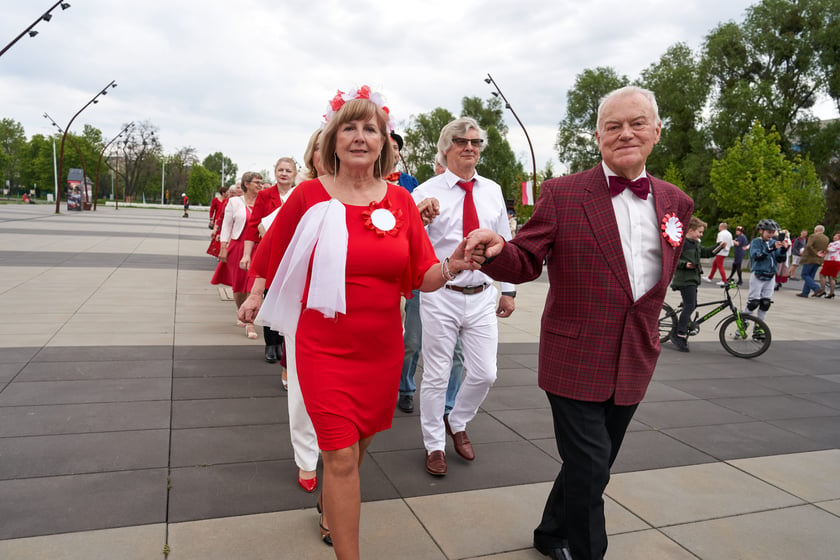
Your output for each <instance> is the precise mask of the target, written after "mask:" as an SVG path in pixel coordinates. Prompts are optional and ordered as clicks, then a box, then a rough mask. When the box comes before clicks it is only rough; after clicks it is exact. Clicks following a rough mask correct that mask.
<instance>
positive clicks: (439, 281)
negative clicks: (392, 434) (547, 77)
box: [240, 86, 473, 560]
mask: <svg viewBox="0 0 840 560" xmlns="http://www.w3.org/2000/svg"><path fill="white" fill-rule="evenodd" d="M330 108H331V110H330V111H328V115H327V117H328V119H329V120H328V123H327V125H326V128H325V129H324V132H323V133H322V135H321V153H322V161H323V163H324V166H325V167H326V171H327V173H326V174H325V175H324V176H322V177H319V178H317V179H312V180H310V181H305V182H303V183H301V184H300V185H299V186H298V188H297V189H296V190H295V192H294V193H292V195H291V197H289V200H288V201H287V202H286V204H284V205H283V206H282V207H281V209H280V214H279V215H278V217H277V220H276V221H275V224H274V226H273V227H272V228H270V229H269V231H268V234H267V235H266V237H265V239H264V240H263V242H262V243H260V246H259V248H258V250H257V253H256V254H255V256H254V262H253V264H252V267H251V273H252V275H253V276H254V277H255V280H254V286H253V288H252V289H251V295H250V296H249V297H248V299H247V300H246V301H245V303H244V304H243V307H242V308H241V310H240V311H241V316H242V318H243V320H251V319H254V318H256V316H257V313H258V312H259V317H260V319H261V320H262V321H263V322H267V323H270V324H272V325H276V326H278V327H279V328H281V329H282V332H283V333H293V334H294V340H295V357H296V365H297V373H298V378H299V381H300V388H301V391H302V394H303V400H304V402H305V403H306V409H307V411H308V412H309V415H310V417H311V418H312V423H313V425H314V426H315V432H316V435H317V438H318V444H319V447H320V448H321V453H322V456H323V460H324V486H323V487H324V489H325V490H324V492H323V493H322V497H321V499H319V506H320V507H322V512H323V514H322V515H323V516H326V517H327V519H328V521H329V527H330V529H329V531H330V536H331V538H332V542H333V544H334V546H335V553H336V557H337V558H339V559H342V560H356V559H358V558H359V516H360V510H361V496H360V487H359V465H360V463H361V460H362V457H363V456H364V453H365V450H366V449H367V447H368V445H369V444H370V442H371V440H372V439H373V436H374V435H375V434H376V433H377V432H380V431H382V430H386V429H388V428H390V426H391V420H392V417H393V413H394V408H395V406H396V401H397V387H398V385H399V380H400V370H401V367H402V359H403V343H402V324H401V319H400V295H405V296H407V297H411V291H412V290H413V289H415V288H419V289H420V290H422V291H432V290H436V289H439V288H440V287H441V286H443V284H444V283H445V281H446V279H447V278H454V277H455V276H456V275H457V274H458V273H460V272H461V271H462V270H465V269H467V268H470V267H471V266H473V265H472V264H471V263H469V262H467V261H466V260H464V256H463V247H464V242H462V243H461V245H460V247H459V249H456V251H455V253H453V255H452V256H451V257H449V258H448V259H445V260H444V262H443V263H442V264H441V263H439V262H438V260H437V258H436V257H435V254H434V250H433V249H432V246H431V244H430V242H429V238H428V236H427V235H426V232H425V230H424V229H423V221H422V219H421V217H420V212H419V211H418V209H417V206H416V204H415V203H414V201H413V199H412V198H411V195H410V194H409V193H408V192H407V191H406V190H405V189H403V188H402V187H399V186H396V185H391V184H389V183H387V182H386V181H384V180H383V176H382V175H383V170H385V172H387V171H388V170H390V169H391V168H392V167H393V152H392V151H391V147H390V145H389V143H388V131H389V130H390V127H389V126H388V114H387V111H386V110H385V109H384V107H383V104H382V97H381V95H378V94H375V93H372V92H370V88H369V87H367V86H363V87H362V88H360V89H358V90H356V91H352V92H350V93H348V94H339V95H337V96H336V97H335V98H334V99H333V100H332V102H331V104H330ZM313 228H314V233H313ZM316 242H317V248H316V249H314V251H313V247H314V246H315V243H316ZM312 257H314V258H312ZM310 263H311V264H310ZM278 268H280V270H279V271H278ZM275 275H277V282H274V283H272V279H273V278H274V277H275ZM269 284H270V286H271V289H270V290H269V292H268V295H267V296H266V298H265V301H263V294H264V287H265V286H266V285H269ZM261 308H262V310H261ZM323 534H324V529H323V528H322V535H323Z"/></svg>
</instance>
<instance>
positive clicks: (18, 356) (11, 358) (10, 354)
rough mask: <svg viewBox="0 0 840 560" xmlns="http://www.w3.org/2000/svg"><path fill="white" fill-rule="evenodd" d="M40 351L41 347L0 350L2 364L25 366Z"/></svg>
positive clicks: (0, 362)
mask: <svg viewBox="0 0 840 560" xmlns="http://www.w3.org/2000/svg"><path fill="white" fill-rule="evenodd" d="M40 350H41V347H40V346H30V347H13V348H0V364H25V363H26V362H28V361H29V360H31V359H32V357H33V356H34V355H35V354H37V353H38V352H39V351H40Z"/></svg>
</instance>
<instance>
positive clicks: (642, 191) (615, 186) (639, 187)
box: [609, 175, 650, 200]
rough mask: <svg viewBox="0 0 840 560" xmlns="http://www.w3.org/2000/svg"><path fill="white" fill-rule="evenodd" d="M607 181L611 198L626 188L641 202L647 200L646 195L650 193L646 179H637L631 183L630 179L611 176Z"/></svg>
mask: <svg viewBox="0 0 840 560" xmlns="http://www.w3.org/2000/svg"><path fill="white" fill-rule="evenodd" d="M609 181H610V184H609V187H610V195H611V196H618V195H620V194H621V191H623V190H624V189H625V188H628V189H630V190H631V191H632V192H633V194H635V195H636V196H638V197H639V198H641V199H642V200H647V197H648V193H649V192H650V182H649V181H648V178H647V177H639V178H638V179H636V180H635V181H631V180H630V179H625V178H624V177H618V176H617V175H611V176H610V179H609Z"/></svg>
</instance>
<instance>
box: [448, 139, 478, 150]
mask: <svg viewBox="0 0 840 560" xmlns="http://www.w3.org/2000/svg"><path fill="white" fill-rule="evenodd" d="M452 143H453V144H455V145H456V146H458V147H459V148H463V147H464V146H466V145H467V143H470V144H472V145H473V148H480V147H481V145H482V144H484V140H482V139H481V138H453V139H452Z"/></svg>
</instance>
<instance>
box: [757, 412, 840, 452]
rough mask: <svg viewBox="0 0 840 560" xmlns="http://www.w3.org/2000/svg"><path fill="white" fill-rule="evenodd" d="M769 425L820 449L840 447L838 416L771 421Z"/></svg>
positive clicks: (839, 422) (839, 417)
mask: <svg viewBox="0 0 840 560" xmlns="http://www.w3.org/2000/svg"><path fill="white" fill-rule="evenodd" d="M769 423H770V424H772V425H773V426H777V427H779V428H782V429H783V430H786V431H788V432H793V433H794V434H798V435H799V436H802V437H804V438H807V439H808V441H813V442H816V443H817V444H818V445H819V446H820V448H826V447H840V416H825V417H821V418H797V419H792V420H771V421H770V422H769Z"/></svg>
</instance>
